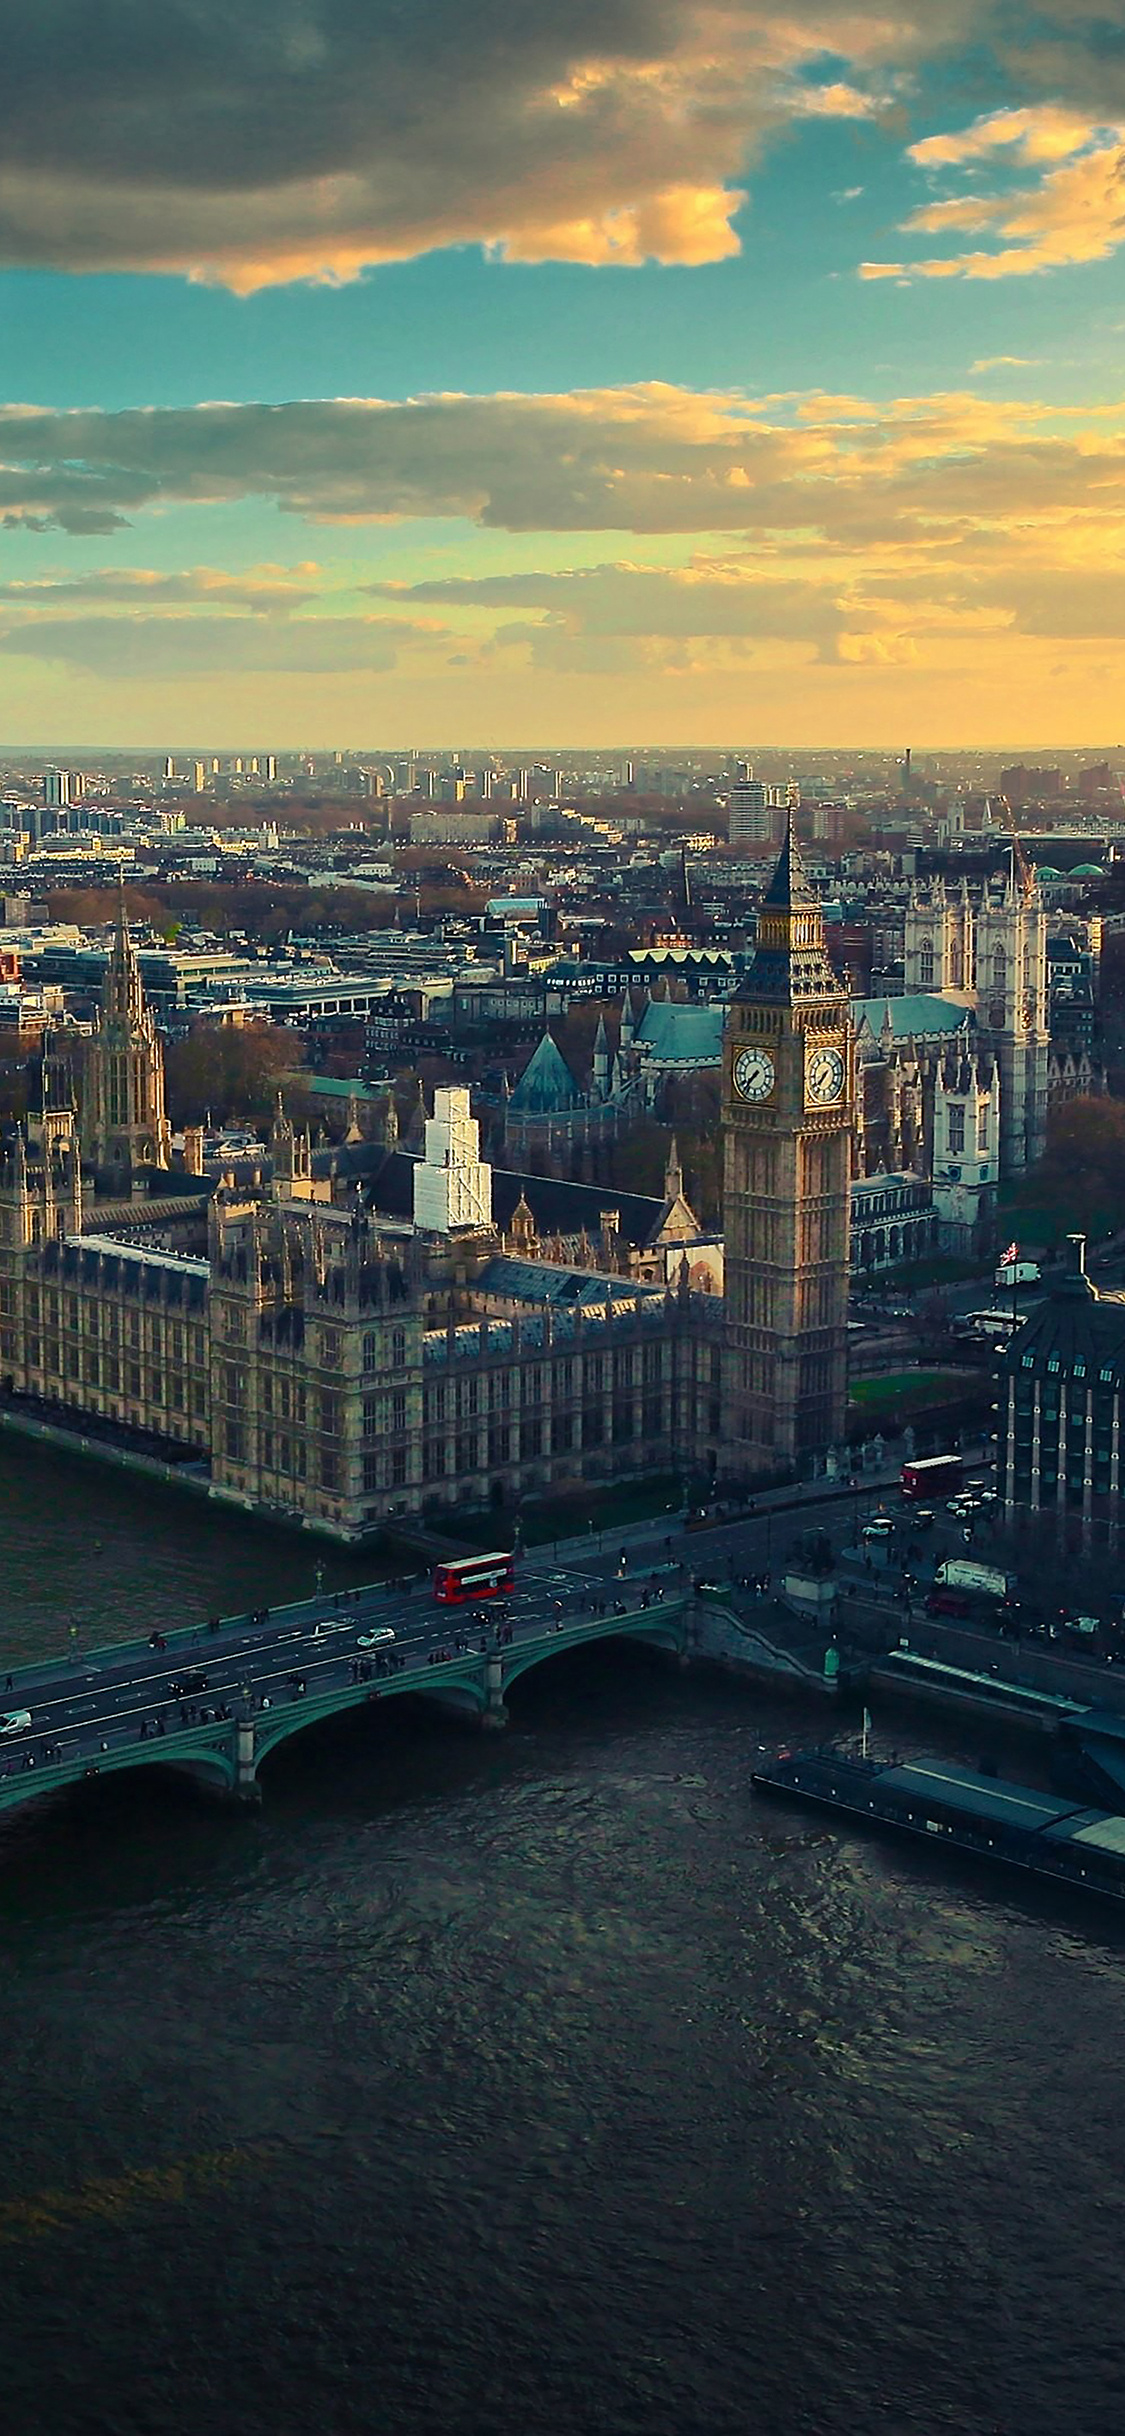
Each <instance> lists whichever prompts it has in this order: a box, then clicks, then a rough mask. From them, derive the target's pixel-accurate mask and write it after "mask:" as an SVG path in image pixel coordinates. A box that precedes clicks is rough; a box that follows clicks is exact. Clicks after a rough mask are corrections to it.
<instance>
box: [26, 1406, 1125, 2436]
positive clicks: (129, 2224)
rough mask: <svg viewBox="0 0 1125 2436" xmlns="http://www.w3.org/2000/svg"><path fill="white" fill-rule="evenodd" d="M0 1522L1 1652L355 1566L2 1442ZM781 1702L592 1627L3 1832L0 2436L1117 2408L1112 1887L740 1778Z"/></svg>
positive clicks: (1120, 2415) (647, 2424)
mask: <svg viewBox="0 0 1125 2436" xmlns="http://www.w3.org/2000/svg"><path fill="white" fill-rule="evenodd" d="M0 1534H2V1541H0V1544H2V1547H3V1565H4V1575H3V1578H4V1591H5V1599H4V1619H3V1632H2V1634H0V1656H9V1657H12V1658H14V1657H22V1656H27V1655H30V1654H31V1653H32V1652H35V1651H38V1650H46V1649H61V1648H64V1647H65V1646H66V1645H67V1637H68V1633H69V1629H70V1626H71V1624H72V1623H74V1624H77V1625H78V1626H79V1628H80V1631H81V1637H82V1638H83V1640H86V1639H91V1640H93V1639H98V1638H108V1637H110V1636H111V1635H113V1634H115V1633H120V1634H125V1633H130V1632H137V1631H147V1630H150V1629H151V1628H152V1626H153V1625H154V1624H167V1623H170V1622H176V1621H181V1620H184V1619H186V1618H187V1617H188V1616H190V1615H192V1614H199V1615H200V1616H202V1615H204V1614H206V1613H208V1612H209V1611H212V1610H217V1609H226V1610H230V1609H234V1608H238V1607H241V1606H245V1605H246V1604H248V1603H251V1604H260V1603H264V1601H265V1600H266V1599H267V1598H277V1597H279V1596H282V1595H286V1594H288V1595H290V1596H298V1595H301V1594H302V1593H304V1592H307V1591H310V1590H311V1589H312V1587H313V1576H314V1570H315V1567H316V1565H317V1563H318V1561H323V1563H324V1565H325V1571H326V1580H327V1583H328V1586H329V1587H332V1586H335V1584H336V1583H338V1582H343V1581H346V1580H356V1579H359V1578H362V1575H363V1572H364V1570H365V1568H364V1567H363V1566H362V1565H361V1564H357V1563H352V1562H351V1561H349V1560H343V1559H340V1558H339V1557H334V1556H333V1555H332V1553H331V1552H328V1553H326V1554H324V1555H323V1558H321V1555H320V1552H319V1551H318V1549H317V1548H316V1547H315V1545H313V1544H312V1543H309V1542H307V1541H301V1540H297V1541H294V1540H291V1539H282V1538H278V1537H273V1538H270V1537H267V1536H266V1535H264V1534H263V1533H261V1532H259V1531H257V1530H255V1529H251V1528H249V1527H247V1526H243V1525H241V1524H240V1523H237V1522H235V1521H233V1520H231V1519H229V1518H226V1519H224V1518H222V1517H217V1516H215V1515H214V1514H213V1513H212V1512H211V1511H210V1510H209V1509H207V1508H206V1507H203V1506H200V1505H197V1504H196V1503H194V1502H193V1501H191V1500H189V1499H187V1498H184V1499H183V1500H182V1501H180V1500H177V1499H176V1498H175V1497H174V1496H173V1495H161V1496H156V1497H154V1496H151V1495H150V1494H148V1492H147V1491H143V1490H140V1489H139V1488H138V1487H137V1486H136V1485H134V1484H130V1483H128V1482H126V1481H123V1480H118V1479H117V1478H116V1477H114V1476H113V1475H112V1474H110V1473H107V1472H104V1471H102V1470H101V1469H100V1468H97V1467H91V1468H90V1469H88V1470H84V1469H83V1468H82V1467H81V1466H80V1465H78V1464H77V1463H69V1462H67V1461H64V1460H61V1459H57V1460H54V1459H48V1460H44V1459H43V1458H41V1457H40V1456H38V1455H33V1454H32V1453H31V1452H30V1451H27V1450H25V1449H23V1448H21V1447H19V1446H18V1445H13V1444H12V1443H11V1442H9V1441H0ZM821 1723H822V1719H821V1716H820V1714H819V1713H818V1712H815V1711H810V1710H809V1708H808V1707H804V1706H796V1705H794V1704H789V1705H787V1704H786V1703H785V1702H784V1701H783V1700H780V1699H778V1698H775V1697H773V1696H771V1695H769V1694H766V1693H762V1692H759V1691H757V1690H754V1689H752V1688H746V1687H742V1686H738V1685H735V1684H732V1683H731V1682H729V1681H727V1680H725V1679H723V1678H721V1677H718V1676H714V1675H706V1674H697V1675H688V1676H683V1675H681V1674H680V1673H679V1672H677V1671H676V1670H675V1669H673V1668H671V1667H667V1666H665V1665H663V1664H661V1663H660V1662H659V1661H658V1660H657V1659H656V1658H655V1657H653V1656H652V1655H646V1654H645V1653H644V1652H640V1651H637V1650H634V1649H626V1648H613V1647H612V1646H611V1647H606V1648H602V1649H600V1650H594V1651H591V1652H589V1653H588V1654H584V1655H583V1656H582V1657H581V1658H571V1659H560V1660H558V1661H556V1662H554V1663H553V1664H551V1665H548V1666H545V1667H543V1668H542V1669H540V1670H539V1671H538V1672H535V1673H532V1674H531V1675H530V1676H529V1677H527V1678H525V1679H524V1680H523V1681H522V1682H521V1683H520V1684H519V1685H518V1686H517V1688H516V1691H515V1693H514V1695H513V1716H512V1724H511V1727H510V1730H509V1732H508V1733H507V1734H506V1735H503V1736H496V1737H491V1738H490V1737H485V1736H480V1735H475V1734H472V1733H470V1732H469V1731H467V1730H466V1729H463V1728H461V1727H457V1726H454V1725H453V1724H451V1723H449V1722H447V1721H445V1720H444V1719H443V1718H442V1717H441V1716H440V1715H438V1714H437V1712H435V1711H433V1710H427V1709H426V1708H425V1707H423V1706H414V1705H412V1704H410V1703H406V1702H401V1703H399V1702H392V1703H389V1704H388V1705H387V1706H386V1708H384V1709H382V1710H378V1711H373V1712H371V1713H370V1714H366V1715H357V1714H356V1713H354V1712H353V1713H352V1714H350V1715H349V1716H347V1717H344V1718H342V1719H339V1720H336V1721H334V1722H333V1723H332V1724H331V1725H327V1726H322V1727H319V1728H315V1729H313V1730H311V1731H310V1732H309V1733H308V1734H307V1735H305V1736H303V1737H301V1738H299V1739H298V1740H296V1741H295V1742H293V1743H290V1744H288V1745H286V1747H285V1748H284V1750H283V1751H282V1752H281V1753H279V1754H278V1755H277V1756H276V1757H275V1759H274V1760H272V1761H271V1762H268V1763H267V1764H266V1766H265V1769H264V1771H263V1782H264V1793H265V1800H264V1806H263V1808H262V1810H261V1812H260V1813H258V1814H256V1815H254V1816H252V1817H248V1818H247V1817H240V1816H236V1815H232V1814H230V1813H227V1812H224V1811H222V1810H220V1809H217V1808H210V1807H208V1806H206V1804H205V1803H204V1802H202V1801H201V1800H199V1799H198V1798H197V1797H196V1796H194V1795H193V1794H192V1793H191V1791H190V1790H189V1789H187V1788H186V1787H183V1786H181V1785H180V1784H179V1783H177V1782H174V1781H172V1780H170V1779H162V1778H160V1776H159V1775H158V1774H157V1773H155V1772H154V1773H153V1774H151V1775H146V1774H144V1773H140V1774H138V1775H137V1776H136V1777H133V1778H125V1779H119V1780H116V1781H114V1782H110V1783H107V1784H105V1785H97V1786H91V1787H90V1788H88V1789H83V1791H82V1792H80V1793H75V1794H72V1795H71V1796H70V1797H69V1798H66V1799H58V1800H53V1801H50V1802H45V1803H43V1804H41V1805H32V1806H31V1807H29V1808H28V1809H27V1810H25V1811H22V1812H20V1813H18V1814H16V1815H15V1816H13V1817H11V1818H9V1819H8V1820H7V1821H5V1822H4V1823H3V1824H2V1825H0V1916H2V1935H3V1946H4V1969H3V1974H2V1977H0V2053H2V2055H3V2069H2V2072H0V2248H2V2252H3V2257H2V2271H3V2286H4V2302H3V2311H2V2322H3V2338H2V2342H0V2356H2V2360H3V2395H4V2419H5V2424H6V2426H7V2427H9V2428H10V2429H11V2430H12V2431H13V2436H39V2432H40V2431H43V2436H46V2432H47V2431H51V2432H52V2436H70V2432H71V2431H75V2432H78V2431H82V2432H83V2436H86V2432H90V2436H93V2432H94V2431H99V2432H101V2431H107V2432H108V2436H142V2432H143V2436H198V2431H200V2430H203V2431H205V2436H227V2431H228V2430H229V2431H230V2432H231V2436H235V2432H236V2431H237V2432H238V2436H258V2432H259V2431H261V2436H287V2432H288V2431H292V2430H301V2429H305V2428H307V2429H308V2430H309V2431H310V2432H313V2436H321V2432H323V2436H338V2432H347V2436H350V2432H351V2431H355V2432H356V2436H359V2432H360V2431H363V2432H364V2436H368V2432H371V2431H374V2432H376V2436H406V2432H407V2431H410V2436H586V2431H590V2432H591V2436H603V2432H604V2436H746V2431H755V2432H756V2436H783V2432H784V2436H935V2431H946V2430H949V2431H958V2432H959V2436H960V2432H964V2436H1073V2432H1074V2431H1080V2432H1081V2436H1119V2431H1120V2428H1121V2426H1122V2424H1125V2335H1123V2332H1122V2316H1121V2301H1120V2293H1121V2281H1122V2262H1123V2254H1125V2106H1123V2104H1122V2077H1123V2071H1125V2067H1123V2064H1122V2058H1123V2056H1125V1920H1123V1921H1122V1922H1121V1923H1120V1924H1119V1923H1118V1922H1117V1920H1116V1918H1115V1916H1114V1914H1113V1913H1112V1912H1110V1911H1108V1910H1101V1911H1099V1910H1095V1909H1093V1908H1090V1909H1086V1908H1083V1909H1081V1910H1079V1909H1078V1908H1077V1906H1076V1904H1075V1903H1073V1902H1068V1901H1067V1899H1066V1898H1063V1897H1061V1896H1059V1897H1054V1896H1051V1895H1048V1894H1046V1893H1042V1894H1039V1893H1036V1892H1035V1891H1034V1890H1033V1891H1031V1892H1030V1893H1029V1892H1026V1891H1024V1890H1020V1891H1019V1893H1018V1894H1017V1893H1015V1892H1014V1891H1013V1889H1012V1888H1011V1887H1010V1886H1009V1885H1008V1883H1007V1882H1006V1881H1005V1880H1004V1878H1003V1877H1001V1876H999V1875H997V1876H996V1877H988V1876H984V1875H975V1874H971V1873H970V1871H969V1870H968V1869H967V1868H966V1867H964V1866H961V1867H957V1866H955V1867H954V1869H953V1872H952V1873H951V1874H950V1873H949V1872H948V1869H947V1867H939V1865H938V1862H937V1858H936V1856H930V1855H929V1854H927V1853H922V1854H915V1853H913V1852H911V1851H910V1850H899V1849H898V1848H896V1847H893V1846H888V1845H885V1844H878V1843H876V1842H874V1841H864V1840H862V1839H861V1838H860V1837H858V1836H851V1835H846V1834H840V1833H838V1832H837V1831H835V1830H832V1829H828V1828H826V1827H825V1826H823V1825H821V1824H819V1823H818V1822H817V1821H816V1820H815V1818H810V1817H809V1816H808V1815H807V1814H802V1813H800V1812H798V1811H795V1810H794V1811H788V1810H785V1809H783V1808H781V1807H768V1808H767V1807H765V1806H760V1805H758V1804H757V1803H756V1802H755V1801H754V1800H753V1798H752V1796H751V1793H750V1786H749V1775H750V1768H751V1765H752V1762H753V1759H754V1756H755V1753H756V1751H757V1749H758V1746H759V1743H763V1742H764V1743H773V1742H775V1741H777V1740H778V1739H781V1738H785V1737H788V1736H800V1737H803V1738H806V1739H809V1738H811V1737H812V1736H813V1735H815V1733H816V1732H817V1731H818V1730H819V1729H820V1727H821ZM876 1723H877V1725H878V1723H879V1720H878V1718H877V1720H876ZM912 1734H913V1738H914V1740H915V1742H916V1745H917V1747H927V1746H928V1747H930V1748H938V1747H940V1748H943V1749H945V1750H947V1751H950V1752H952V1753H956V1752H959V1753H960V1755H961V1756H963V1757H964V1758H966V1759H968V1760H970V1761H975V1760H976V1758H977V1757H978V1756H979V1753H980V1748H981V1745H980V1742H979V1740H978V1739H973V1740H970V1741H969V1742H968V1743H965V1742H964V1741H961V1742H959V1741H958V1740H957V1738H956V1736H954V1737H952V1738H951V1736H950V1733H949V1730H948V1729H946V1730H945V1732H944V1734H942V1733H941V1732H940V1730H937V1729H930V1728H926V1729H925V1730H919V1729H918V1728H917V1727H914V1728H913V1729H912ZM1025 1756H1026V1754H1021V1753H1020V1752H1019V1749H1018V1746H1017V1747H1016V1749H1015V1750H1014V1752H1010V1753H1009V1754H1008V1764H1009V1766H1011V1767H1016V1766H1018V1764H1019V1762H1020V1759H1021V1757H1025Z"/></svg>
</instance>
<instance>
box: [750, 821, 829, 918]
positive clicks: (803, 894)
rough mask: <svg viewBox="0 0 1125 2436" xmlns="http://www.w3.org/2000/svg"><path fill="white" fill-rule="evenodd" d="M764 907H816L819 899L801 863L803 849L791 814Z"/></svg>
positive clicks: (764, 899)
mask: <svg viewBox="0 0 1125 2436" xmlns="http://www.w3.org/2000/svg"><path fill="white" fill-rule="evenodd" d="M762 903H763V905H815V904H817V903H818V899H817V898H816V897H815V896H814V894H813V891H812V889H811V887H810V886H809V879H808V873H807V872H806V870H805V866H804V864H803V862H802V861H801V849H800V847H799V846H798V844H797V834H796V831H795V829H794V827H793V815H792V813H790V815H789V818H788V820H787V822H786V824H785V844H784V845H783V847H782V849H781V852H780V854H779V855H778V858H777V861H776V863H775V865H774V871H773V878H772V880H771V881H770V884H769V887H768V888H767V890H766V893H765V896H764V897H763V899H762Z"/></svg>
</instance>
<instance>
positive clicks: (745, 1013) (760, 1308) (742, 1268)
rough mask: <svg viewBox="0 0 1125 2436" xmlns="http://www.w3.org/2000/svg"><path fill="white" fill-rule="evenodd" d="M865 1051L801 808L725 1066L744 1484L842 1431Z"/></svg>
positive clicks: (732, 1395)
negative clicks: (809, 866) (835, 957)
mask: <svg viewBox="0 0 1125 2436" xmlns="http://www.w3.org/2000/svg"><path fill="white" fill-rule="evenodd" d="M854 1105H855V1059H854V1051H853V1042H852V1031H851V1023H850V1019H849V1013H848V1002H847V997H846V995H845V992H844V989H843V986H842V984H841V983H840V982H839V981H838V979H837V977H836V974H835V973H834V972H833V969H832V966H831V964H830V962H829V958H828V950H827V947H826V945H825V939H824V922H823V918H822V915H821V911H820V905H819V902H818V900H817V898H816V896H815V895H814V893H813V890H812V888H811V887H810V885H809V881H808V878H807V875H806V873H805V870H804V866H803V864H802V861H801V855H800V849H799V847H798V845H797V839H796V834H795V830H794V826H793V816H792V813H790V816H789V821H788V825H787V830H786V837H785V843H784V845H783V847H782V850H781V854H780V856H779V858H778V862H777V866H776V869H775V871H774V874H773V878H772V879H771V881H770V884H769V887H768V889H767V890H766V894H765V896H764V898H763V900H762V905H761V910H760V912H759V916H758V933H757V940H756V944H755V949H754V955H753V959H752V962H751V965H750V970H749V973H748V974H747V977H746V980H745V982H744V983H743V985H742V988H741V989H740V991H739V994H738V997H737V998H736V1000H735V1002H734V1004H733V1006H732V1008H731V1013H730V1023H729V1025H728V1029H727V1040H726V1050H725V1058H724V1069H723V1131H724V1162H723V1225H724V1232H725V1237H726V1351H725V1399H724V1400H725V1406H726V1415H725V1420H726V1427H725V1438H726V1454H727V1460H728V1462H729V1463H730V1465H731V1467H732V1468H733V1470H734V1471H735V1472H737V1473H740V1474H741V1475H742V1477H743V1478H749V1477H751V1476H753V1475H756V1474H761V1473H768V1472H772V1471H782V1470H785V1469H788V1468H789V1467H790V1466H792V1465H794V1464H796V1463H798V1462H799V1461H800V1459H801V1458H802V1456H805V1455H807V1454H811V1453H812V1452H813V1451H814V1450H818V1449H823V1448H824V1447H827V1446H829V1445H830V1444H831V1443H832V1441H833V1440H834V1439H837V1438H840V1437H842V1436H843V1432H844V1425H845V1418H846V1407H847V1387H848V1338H847V1309H848V1223H849V1206H848V1205H849V1194H850V1177H851V1142H852V1124H853V1116H854Z"/></svg>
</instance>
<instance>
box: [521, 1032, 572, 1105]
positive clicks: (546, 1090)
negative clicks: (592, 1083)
mask: <svg viewBox="0 0 1125 2436" xmlns="http://www.w3.org/2000/svg"><path fill="white" fill-rule="evenodd" d="M585 1099H586V1095H585V1093H584V1092H582V1091H580V1090H579V1088H578V1085H577V1083H576V1082H575V1079H574V1076H573V1074H572V1073H571V1071H570V1068H569V1066H568V1065H567V1062H566V1059H565V1057H564V1056H563V1053H562V1050H561V1049H560V1048H559V1045H558V1042H557V1041H556V1040H554V1039H553V1038H552V1035H551V1034H550V1032H544V1034H543V1038H542V1040H541V1041H540V1043H539V1046H538V1048H537V1049H534V1050H533V1051H532V1054H531V1056H530V1057H529V1059H528V1061H527V1064H526V1066H525V1067H524V1070H523V1073H522V1074H521V1076H520V1079H519V1081H518V1083H517V1084H516V1087H515V1090H514V1091H513V1093H512V1097H511V1101H510V1106H511V1110H512V1113H513V1115H514V1116H558V1115H562V1114H565V1113H566V1112H567V1111H568V1110H570V1109H572V1108H582V1107H584V1106H585Z"/></svg>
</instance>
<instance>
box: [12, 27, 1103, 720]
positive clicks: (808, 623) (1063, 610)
mask: <svg viewBox="0 0 1125 2436" xmlns="http://www.w3.org/2000/svg"><path fill="white" fill-rule="evenodd" d="M0 44H2V56H3V59H4V66H5V74H4V78H3V81H2V83H0V334H2V340H3V347H2V362H3V367H4V375H3V396H4V403H3V405H0V736H3V738H4V739H5V741H6V742H7V743H8V744H19V743H23V744H27V745H32V744H41V745H52V746H62V745H65V744H74V745H78V744H87V745H96V744H104V745H107V746H108V745H127V744H134V745H137V746H142V745H145V746H159V747H167V748H169V749H177V748H179V749H190V748H191V747H193V746H198V747H203V746H205V745H209V744H214V745H215V746H216V747H220V746H223V745H227V746H231V747H241V746H245V747H246V748H247V749H259V748H261V749H275V750H283V749H286V748H289V747H294V746H311V747H315V746H318V745H319V746H361V745H364V744H369V745H381V746H383V747H384V748H391V747H394V746H402V747H406V746H409V745H412V744H414V745H419V746H430V745H443V744H449V745H460V746H461V747H462V748H464V749H466V750H469V749H471V748H472V747H473V746H479V747H484V748H490V747H491V748H502V747H504V746H518V745H521V744H525V745H529V746H530V745H543V746H548V745H551V744H554V745H556V746H559V747H562V746H565V745H567V744H572V745H580V744H588V745H601V744H606V745H611V744H617V745H626V746H627V745H632V744H636V743H640V742H648V743H651V744H660V743H668V744H681V745H685V746H689V745H693V744H703V743H728V744H738V743H741V742H743V741H748V740H756V741H758V742H761V743H766V742H775V743H784V742H787V741H790V740H791V741H793V742H794V743H798V742H803V743H806V744H840V745H852V744H855V745H862V744H873V745H879V744H890V743H896V742H901V743H905V742H910V741H913V742H914V744H915V745H917V746H920V747H924V746H925V745H926V744H931V745H945V746H957V745H965V746H971V745H977V744H979V745H982V746H992V745H997V746H1005V745H1013V746H1017V745H1019V746H1027V747H1033V746H1036V745H1046V744H1052V743H1053V744H1056V745H1060V746H1061V745H1066V744H1080V743H1088V744H1091V745H1097V744H1102V745H1106V746H1112V745H1113V744H1115V743H1117V742H1119V741H1120V740H1121V739H1122V737H1123V736H1125V699H1123V680H1125V555H1123V552H1125V0H1038V4H1037V0H1023V4H1021V5H1018V6H1016V5H1012V4H1011V0H894V4H893V6H887V7H885V8H884V7H880V6H876V5H871V6H868V5H864V0H788V4H787V5H779V6H772V5H770V4H769V0H597V5H596V6H595V5H592V0H538V5H536V4H534V0H472V4H471V5H469V4H467V0H409V5H403V4H402V0H222V5H220V4H219V0H161V6H160V7H159V8H155V7H150V8H146V9H141V8H138V6H137V0H100V5H99V6H98V7H97V8H96V9H95V8H94V7H92V6H91V5H90V0H0Z"/></svg>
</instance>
